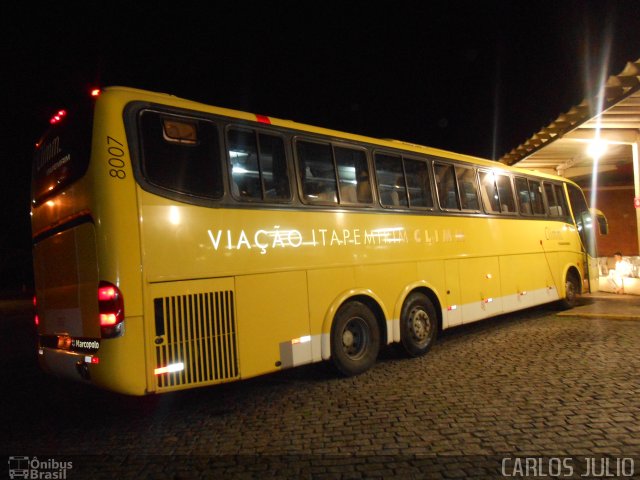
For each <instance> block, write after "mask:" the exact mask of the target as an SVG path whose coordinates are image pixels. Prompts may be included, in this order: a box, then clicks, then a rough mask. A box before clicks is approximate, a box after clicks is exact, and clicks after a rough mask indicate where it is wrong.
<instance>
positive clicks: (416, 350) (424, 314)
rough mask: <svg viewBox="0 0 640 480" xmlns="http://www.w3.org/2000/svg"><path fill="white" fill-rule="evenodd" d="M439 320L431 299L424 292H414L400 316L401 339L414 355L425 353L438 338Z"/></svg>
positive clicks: (407, 349) (406, 348) (405, 347)
mask: <svg viewBox="0 0 640 480" xmlns="http://www.w3.org/2000/svg"><path fill="white" fill-rule="evenodd" d="M437 333H438V320H437V317H436V310H435V308H434V307H433V304H432V303H431V301H430V300H429V299H428V298H427V297H426V296H425V295H423V294H422V293H417V292H416V293H412V294H411V295H409V297H408V298H407V300H406V301H405V302H404V305H403V307H402V314H401V316H400V340H401V341H402V346H403V347H404V349H405V351H406V352H407V353H408V354H409V355H411V356H412V357H418V356H420V355H424V354H425V353H426V352H427V351H428V350H429V348H430V347H431V345H433V342H434V341H435V339H436V335H437Z"/></svg>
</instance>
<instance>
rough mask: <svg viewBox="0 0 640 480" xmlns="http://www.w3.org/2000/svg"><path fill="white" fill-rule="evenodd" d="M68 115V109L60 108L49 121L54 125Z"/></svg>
mask: <svg viewBox="0 0 640 480" xmlns="http://www.w3.org/2000/svg"><path fill="white" fill-rule="evenodd" d="M66 115H67V111H66V110H58V113H56V114H55V115H54V116H53V117H51V118H50V119H49V123H50V124H51V125H54V124H56V123H58V122H59V121H60V120H62V119H63V118H64V117H65V116H66Z"/></svg>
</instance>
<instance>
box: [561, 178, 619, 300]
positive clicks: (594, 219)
mask: <svg viewBox="0 0 640 480" xmlns="http://www.w3.org/2000/svg"><path fill="white" fill-rule="evenodd" d="M567 190H568V192H569V201H570V203H571V211H572V212H573V217H574V220H575V223H576V227H577V229H578V233H579V234H580V240H581V242H582V251H583V254H584V257H583V261H584V264H585V272H587V279H588V285H587V286H586V287H587V288H583V290H585V291H586V290H588V291H590V292H597V291H598V289H599V275H600V274H599V269H598V248H597V240H596V228H597V229H598V231H599V233H600V235H607V234H608V233H609V226H608V224H607V219H606V217H605V216H604V214H603V213H602V212H601V211H600V210H597V209H595V208H589V207H588V206H587V201H586V200H585V198H584V195H583V193H582V190H580V189H579V188H578V187H576V186H574V185H569V184H567ZM596 224H597V227H596Z"/></svg>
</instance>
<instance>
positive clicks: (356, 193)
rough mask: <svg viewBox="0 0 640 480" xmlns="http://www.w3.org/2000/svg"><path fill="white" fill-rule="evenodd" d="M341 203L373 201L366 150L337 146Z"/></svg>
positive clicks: (335, 152) (336, 156)
mask: <svg viewBox="0 0 640 480" xmlns="http://www.w3.org/2000/svg"><path fill="white" fill-rule="evenodd" d="M334 154H335V158H336V166H337V168H338V183H339V185H340V203H347V204H349V203H371V201H372V196H371V184H370V183H369V166H368V164H367V155H366V153H365V152H364V150H356V149H353V148H345V147H335V148H334Z"/></svg>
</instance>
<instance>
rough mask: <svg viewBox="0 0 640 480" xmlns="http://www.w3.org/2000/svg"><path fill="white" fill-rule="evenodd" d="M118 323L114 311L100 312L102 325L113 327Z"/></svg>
mask: <svg viewBox="0 0 640 480" xmlns="http://www.w3.org/2000/svg"><path fill="white" fill-rule="evenodd" d="M116 323H118V317H116V315H115V314H114V313H101V314H100V326H101V327H112V326H113V325H115V324H116Z"/></svg>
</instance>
